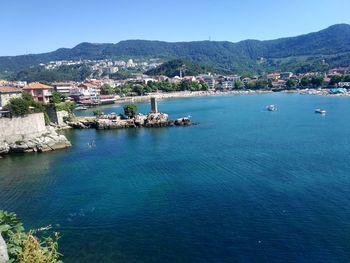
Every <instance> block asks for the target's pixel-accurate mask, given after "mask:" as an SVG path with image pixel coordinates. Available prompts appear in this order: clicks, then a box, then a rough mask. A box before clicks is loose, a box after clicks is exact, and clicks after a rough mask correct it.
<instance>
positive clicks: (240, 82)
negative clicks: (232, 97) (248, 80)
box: [234, 80, 243, 89]
mask: <svg viewBox="0 0 350 263" xmlns="http://www.w3.org/2000/svg"><path fill="white" fill-rule="evenodd" d="M234 87H235V89H241V88H243V82H242V81H240V80H238V81H235V85H234Z"/></svg>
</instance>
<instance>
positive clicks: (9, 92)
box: [0, 86, 22, 109]
mask: <svg viewBox="0 0 350 263" xmlns="http://www.w3.org/2000/svg"><path fill="white" fill-rule="evenodd" d="M21 96H22V90H21V89H20V88H17V87H11V86H0V109H2V107H4V106H5V105H6V104H7V103H8V102H9V101H10V99H12V98H18V97H21Z"/></svg>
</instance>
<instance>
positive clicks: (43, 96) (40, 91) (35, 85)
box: [23, 82, 53, 103]
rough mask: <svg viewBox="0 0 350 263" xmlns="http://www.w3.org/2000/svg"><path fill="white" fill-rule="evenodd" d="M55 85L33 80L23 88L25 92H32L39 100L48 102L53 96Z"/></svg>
mask: <svg viewBox="0 0 350 263" xmlns="http://www.w3.org/2000/svg"><path fill="white" fill-rule="evenodd" d="M52 90H53V87H51V86H49V85H45V84H42V83H40V82H32V83H30V84H28V85H27V86H25V87H24V88H23V91H24V92H28V93H30V94H32V96H33V98H34V99H35V100H37V101H40V102H43V103H48V102H49V101H50V98H51V97H52Z"/></svg>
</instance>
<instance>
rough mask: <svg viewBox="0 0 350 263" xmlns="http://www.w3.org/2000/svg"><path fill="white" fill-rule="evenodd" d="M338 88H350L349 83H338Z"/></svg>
mask: <svg viewBox="0 0 350 263" xmlns="http://www.w3.org/2000/svg"><path fill="white" fill-rule="evenodd" d="M338 86H339V87H341V88H350V82H339V83H338Z"/></svg>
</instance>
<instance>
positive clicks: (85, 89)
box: [73, 82, 101, 97]
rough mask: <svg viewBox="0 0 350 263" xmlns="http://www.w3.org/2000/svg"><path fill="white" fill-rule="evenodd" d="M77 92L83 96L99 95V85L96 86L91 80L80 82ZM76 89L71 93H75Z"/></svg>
mask: <svg viewBox="0 0 350 263" xmlns="http://www.w3.org/2000/svg"><path fill="white" fill-rule="evenodd" d="M78 88H79V89H78V92H80V93H81V94H82V95H84V96H92V97H97V96H98V95H100V91H101V89H100V87H98V85H96V84H93V83H91V82H84V83H81V84H80V85H79V86H78ZM75 92H76V90H74V91H73V93H75Z"/></svg>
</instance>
